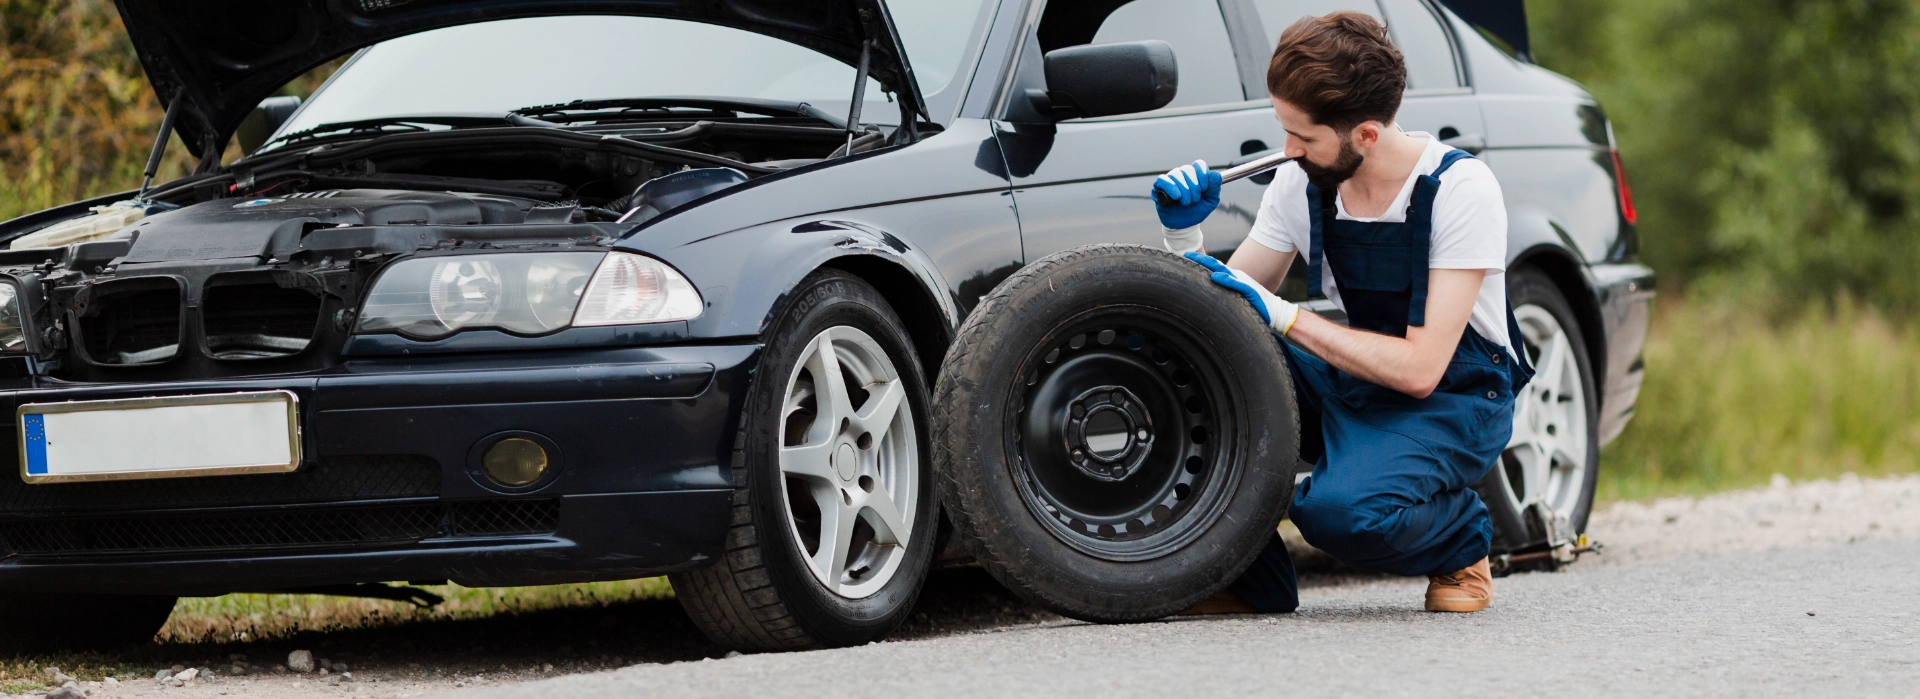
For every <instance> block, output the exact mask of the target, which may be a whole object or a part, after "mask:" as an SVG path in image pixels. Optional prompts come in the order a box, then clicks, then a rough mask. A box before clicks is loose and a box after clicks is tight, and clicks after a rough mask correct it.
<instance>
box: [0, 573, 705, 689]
mask: <svg viewBox="0 0 1920 699" xmlns="http://www.w3.org/2000/svg"><path fill="white" fill-rule="evenodd" d="M421 589H424V590H427V591H429V592H432V593H434V594H437V595H440V596H441V597H444V598H446V601H445V602H442V603H440V604H439V605H437V606H434V607H430V608H418V607H415V606H413V605H411V604H408V603H406V602H395V601H392V600H378V599H366V598H360V597H330V596H326V595H269V594H254V593H235V594H231V595H225V596H221V597H184V598H181V600H180V602H179V603H178V604H176V605H175V606H174V608H173V616H172V617H171V618H169V619H168V620H167V625H166V627H165V628H162V629H161V630H160V634H159V638H160V640H161V641H162V642H164V643H223V642H231V641H242V642H245V641H260V640H269V639H286V638H291V637H293V636H295V635H297V634H300V633H301V632H313V631H319V632H335V631H344V630H348V629H363V628H378V627H392V626H399V625H404V624H410V623H420V622H429V621H447V620H458V619H480V618H486V617H494V616H513V615H521V614H530V613H533V612H539V611H544V610H551V609H566V608H598V607H605V606H607V605H610V604H619V603H623V602H631V601H635V600H661V599H672V598H673V586H672V585H670V584H668V583H667V579H666V578H644V579H640V580H622V581H617V582H600V583H579V584H575V585H544V586H538V587H492V588H473V587H462V586H460V585H427V586H422V587H421ZM0 677H4V675H0Z"/></svg>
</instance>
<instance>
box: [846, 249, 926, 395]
mask: <svg viewBox="0 0 1920 699" xmlns="http://www.w3.org/2000/svg"><path fill="white" fill-rule="evenodd" d="M820 267H821V268H822V269H836V270H840V271H842V272H846V273H848V274H851V275H853V276H855V277H859V278H860V279H861V281H865V282H866V283H867V284H869V285H872V286H873V288H874V289H875V290H876V291H879V292H880V296H881V297H882V298H885V299H886V300H887V304H888V305H890V306H892V307H893V312H894V314H895V315H898V316H899V317H900V322H901V323H902V324H903V325H904V326H905V330H906V331H907V337H909V338H912V340H913V349H914V351H915V352H917V353H918V354H919V355H920V367H921V369H922V370H923V371H924V372H925V375H926V377H927V383H928V385H932V383H933V382H934V381H935V380H936V379H938V377H939V372H940V362H941V361H942V360H944V359H945V358H946V355H947V346H948V345H949V344H952V342H953V329H952V326H951V325H950V324H948V323H947V321H946V316H947V314H946V312H945V311H944V310H943V309H942V308H941V306H940V303H939V302H937V301H935V300H934V296H933V293H932V291H931V290H929V289H928V288H927V286H926V285H925V284H923V283H921V282H920V280H919V279H918V278H916V277H915V276H914V274H913V273H912V272H910V271H908V270H907V268H906V267H904V266H902V265H901V264H900V263H898V262H894V261H892V260H888V259H886V258H882V257H880V256H877V255H842V256H840V257H835V258H832V259H829V260H827V261H826V262H825V263H824V264H822V265H820Z"/></svg>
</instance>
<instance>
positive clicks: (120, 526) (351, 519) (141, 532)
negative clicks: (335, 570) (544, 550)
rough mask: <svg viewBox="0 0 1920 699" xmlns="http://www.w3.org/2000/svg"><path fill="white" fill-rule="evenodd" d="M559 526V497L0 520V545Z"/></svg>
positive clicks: (263, 540) (351, 543) (215, 547)
mask: <svg viewBox="0 0 1920 699" xmlns="http://www.w3.org/2000/svg"><path fill="white" fill-rule="evenodd" d="M559 522H560V503H559V501H557V500H509V501H480V502H460V503H420V504H403V505H384V506H372V507H331V508H302V509H292V510H275V511H267V512H261V511H247V512H221V513H202V514H154V515H130V516H117V517H94V518H72V519H68V518H62V519H50V518H49V519H39V518H36V519H12V520H0V544H4V545H5V546H6V547H7V548H9V549H12V550H13V552H14V553H15V554H17V555H21V556H46V555H89V554H91V555H103V554H136V553H188V552H202V553H204V552H222V551H247V552H264V551H273V550H287V549H312V548H367V547H378V546H394V545H403V544H409V543H413V542H417V541H420V540H422V539H430V538H439V537H479V536H524V535H538V534H550V533H552V532H553V531H554V530H555V528H557V527H558V525H559Z"/></svg>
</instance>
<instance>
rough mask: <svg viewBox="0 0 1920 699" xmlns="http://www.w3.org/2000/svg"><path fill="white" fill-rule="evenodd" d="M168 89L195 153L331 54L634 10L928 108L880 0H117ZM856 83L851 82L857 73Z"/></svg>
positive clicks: (143, 55)
mask: <svg viewBox="0 0 1920 699" xmlns="http://www.w3.org/2000/svg"><path fill="white" fill-rule="evenodd" d="M115 4H116V5H118V6H119V8H120V16H121V18H122V19H123V20H124V22H125V24H126V28H127V34H128V35H129V36H130V37H131V38H132V40H133V47H134V50H136V51H138V52H139V54H140V62H141V64H142V65H143V66H145V68H146V71H147V79H148V82H149V83H151V84H152V85H153V89H154V92H155V93H156V94H158V95H160V99H161V101H162V102H163V103H164V102H167V101H168V99H169V98H170V97H171V96H173V95H175V94H182V93H183V94H184V97H185V98H186V101H185V102H184V103H183V104H182V105H181V106H182V112H181V114H180V120H179V123H178V126H177V128H178V129H179V134H180V140H181V141H183V142H185V143H186V145H187V149H188V150H190V151H192V152H193V154H194V155H196V156H199V155H202V154H203V153H204V152H205V151H206V149H207V148H209V147H213V148H215V149H218V148H219V146H220V145H222V144H224V143H225V142H226V139H227V138H228V137H229V136H231V135H232V133H233V131H234V129H235V128H237V127H238V126H239V124H240V121H241V120H242V119H244V118H246V116H247V114H248V113H250V112H251V111H253V108H254V106H255V105H257V104H259V102H260V100H262V99H265V98H266V97H269V96H271V95H272V94H273V92H274V91H275V90H278V89H279V88H280V86H281V85H284V84H286V83H287V81H289V80H292V79H293V78H295V77H298V76H299V75H300V74H302V73H305V72H306V71H308V70H311V69H312V68H314V67H315V66H318V65H320V64H322V63H325V62H326V61H327V60H329V59H332V58H334V57H336V56H339V55H342V54H345V53H347V52H350V51H353V50H355V49H359V48H362V47H365V46H370V45H372V44H375V43H378V42H381V41H385V40H387V39H392V38H394V37H399V36H405V35H408V34H416V33H419V32H423V31H428V30H431V29H439V28H442V27H450V26H455V25H460V24H471V23H474V22H485V21H489V20H497V19H509V18H517V17H539V16H552V15H579V14H601V15H631V16H642V17H664V18H669V19H684V20H692V21H696V22H706V23H709V24H717V25H722V26H727V27H734V28H737V29H743V30H746V31H751V32H756V33H759V34H765V35H767V36H771V37H774V38H777V39H781V40H784V41H789V42H792V43H794V44H798V45H801V46H805V47H807V48H810V49H813V50H815V51H819V52H821V53H823V54H826V55H828V56H832V57H834V58H836V59H839V60H841V61H844V62H846V63H847V64H848V65H858V64H859V60H860V51H861V46H862V44H863V43H865V42H866V41H868V40H873V42H874V49H875V50H874V51H873V53H872V55H871V71H872V75H873V77H874V79H875V80H878V81H879V82H880V84H882V85H885V86H887V87H888V88H890V89H892V90H893V91H894V92H895V93H896V94H898V95H899V97H900V99H901V100H902V101H903V102H904V105H903V106H904V107H905V108H907V109H909V110H912V112H914V113H924V110H923V109H922V107H921V104H922V103H921V101H920V94H919V90H918V88H917V87H916V86H915V84H914V82H913V79H912V69H911V68H910V67H909V66H908V64H907V60H906V56H905V54H904V52H903V51H902V50H901V49H900V46H901V44H900V42H899V40H898V38H897V37H898V34H896V33H895V32H894V31H893V26H892V20H891V19H889V18H888V16H887V14H886V10H885V8H884V7H883V6H882V5H881V3H880V0H274V2H251V1H249V0H194V1H192V2H179V1H178V0H115ZM848 89H849V90H851V89H852V86H851V85H849V86H848Z"/></svg>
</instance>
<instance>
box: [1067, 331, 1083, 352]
mask: <svg viewBox="0 0 1920 699" xmlns="http://www.w3.org/2000/svg"><path fill="white" fill-rule="evenodd" d="M1067 346H1068V347H1072V348H1074V349H1080V348H1082V347H1085V346H1087V335H1086V333H1081V334H1079V335H1075V336H1073V339H1071V340H1068V341H1067Z"/></svg>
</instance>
